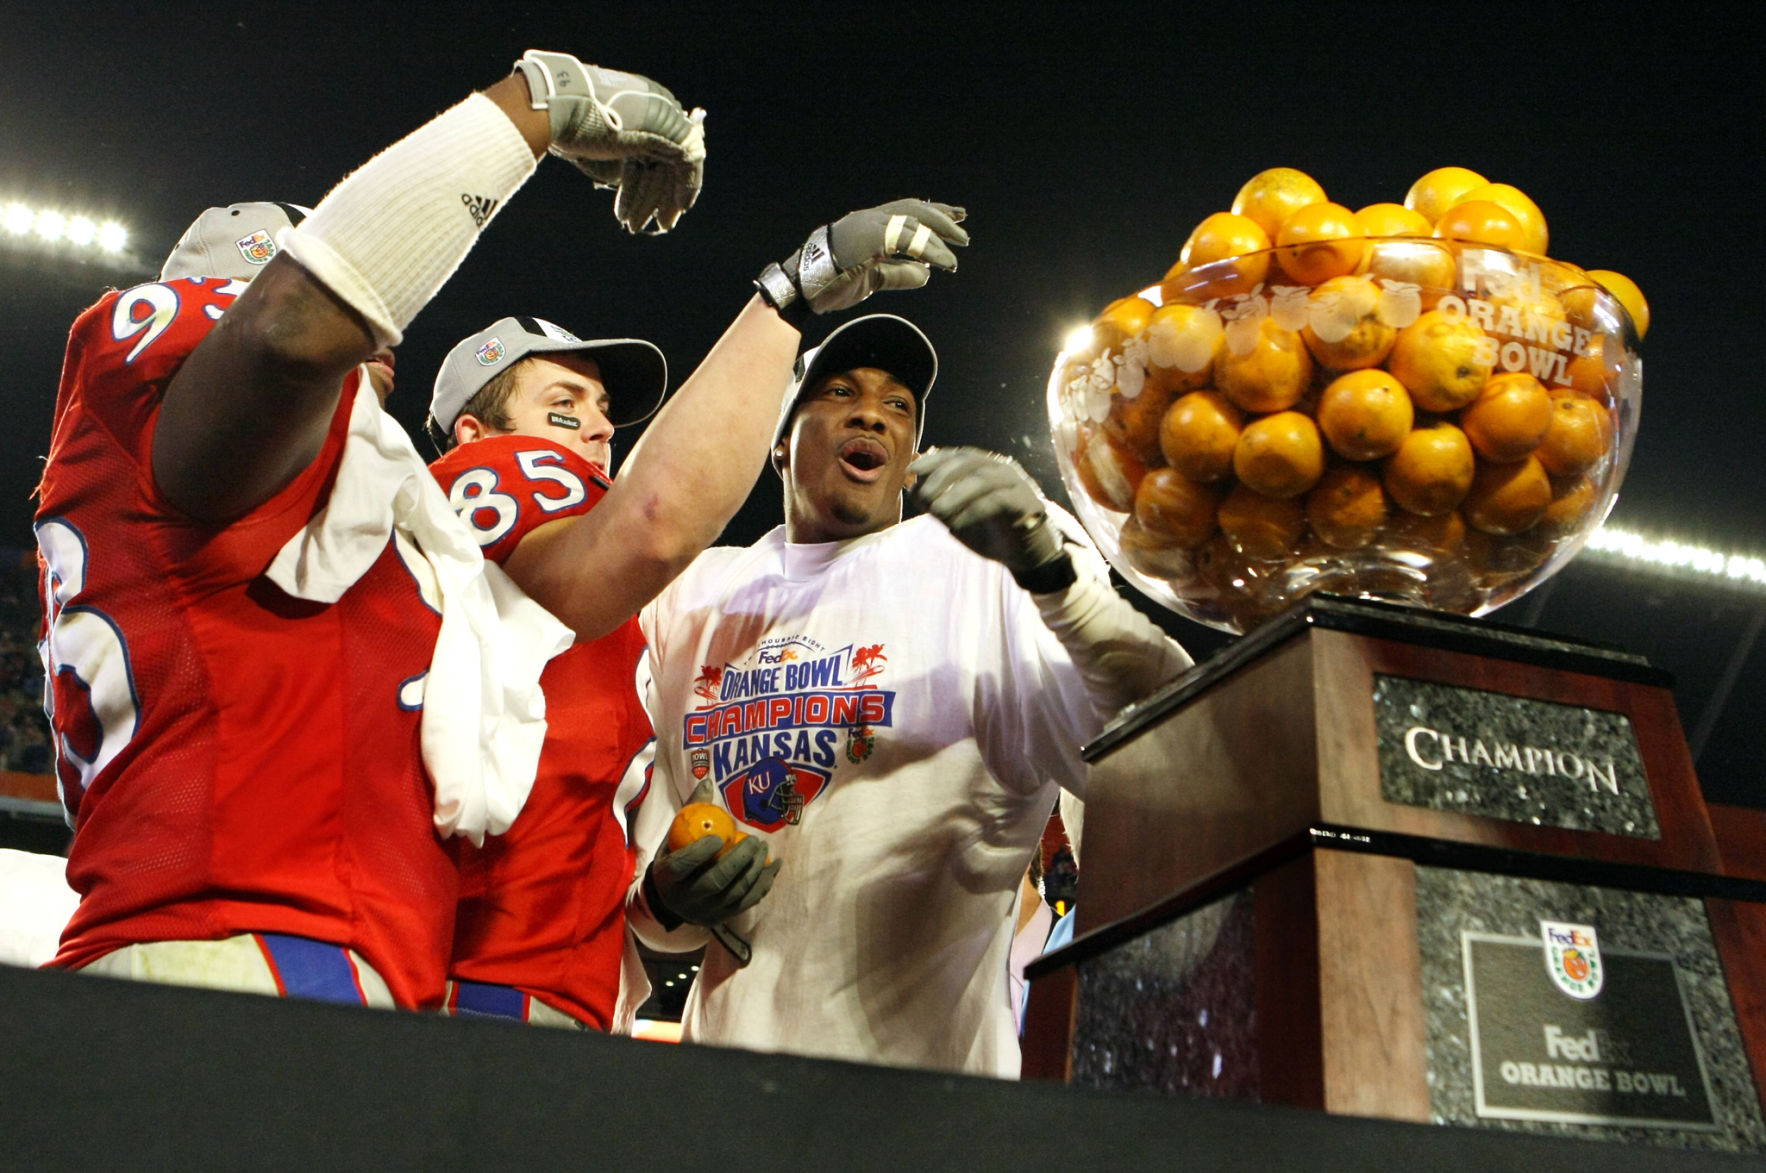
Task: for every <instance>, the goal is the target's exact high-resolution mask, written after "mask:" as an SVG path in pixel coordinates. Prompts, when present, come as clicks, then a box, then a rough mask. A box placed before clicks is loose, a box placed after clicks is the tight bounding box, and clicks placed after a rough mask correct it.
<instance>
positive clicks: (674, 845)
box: [668, 802, 748, 856]
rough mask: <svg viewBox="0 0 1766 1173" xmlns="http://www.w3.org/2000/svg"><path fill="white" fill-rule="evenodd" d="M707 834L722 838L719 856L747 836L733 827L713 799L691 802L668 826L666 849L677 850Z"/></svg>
mask: <svg viewBox="0 0 1766 1173" xmlns="http://www.w3.org/2000/svg"><path fill="white" fill-rule="evenodd" d="M707 835H716V836H717V837H718V838H719V839H722V840H723V841H724V849H723V851H720V852H718V855H719V856H722V855H723V853H724V851H728V850H729V849H730V848H732V847H734V846H736V844H738V843H740V842H742V840H744V839H746V838H748V836H746V835H744V834H743V833H742V832H740V831H738V830H736V820H735V819H733V818H731V817H730V812H729V811H727V810H725V809H724V808H723V807H721V806H718V805H717V804H716V803H714V802H690V803H688V804H687V805H686V806H684V807H682V808H681V813H680V814H678V815H676V816H675V819H674V822H672V823H670V824H669V825H668V849H669V850H670V851H671V852H673V851H679V850H680V849H681V848H683V847H685V846H687V845H688V844H689V843H692V842H694V841H695V840H698V839H703V838H705V837H706V836H707Z"/></svg>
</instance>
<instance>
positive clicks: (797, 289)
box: [754, 200, 969, 324]
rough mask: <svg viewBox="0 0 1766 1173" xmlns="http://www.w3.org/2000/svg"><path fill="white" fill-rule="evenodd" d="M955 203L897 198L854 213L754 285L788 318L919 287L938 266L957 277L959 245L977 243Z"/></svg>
mask: <svg viewBox="0 0 1766 1173" xmlns="http://www.w3.org/2000/svg"><path fill="white" fill-rule="evenodd" d="M965 215H966V213H965V212H964V211H963V209H962V208H958V207H953V206H951V205H950V204H935V203H931V202H928V201H926V200H896V201H894V202H893V203H887V204H883V205H882V206H881V207H876V208H865V209H864V210H862V211H858V212H848V213H847V214H846V215H844V216H842V217H840V219H838V220H836V221H834V223H832V224H828V225H824V226H823V227H821V228H818V229H816V230H815V231H814V232H812V233H810V234H809V239H808V240H807V241H805V242H804V245H803V247H802V248H800V249H798V250H797V251H796V252H794V253H792V254H791V255H790V256H789V257H787V258H786V259H785V260H784V261H783V262H781V263H779V264H775V265H768V266H767V267H766V269H765V270H763V271H762V272H761V275H760V276H759V277H758V278H756V279H755V282H754V284H755V285H756V286H757V287H758V288H759V289H760V292H761V296H763V297H765V298H766V299H767V301H769V302H770V303H772V305H773V308H775V309H777V310H778V311H779V312H780V313H781V314H782V315H784V316H785V318H786V320H788V321H791V322H792V323H794V324H796V323H800V322H801V321H802V320H803V318H804V317H805V315H807V314H812V313H813V314H827V313H833V312H835V311H836V310H844V309H850V308H851V307H853V306H855V305H857V304H858V303H859V302H861V301H863V300H865V298H867V297H869V296H871V294H873V293H876V292H877V291H879V290H882V289H917V288H919V287H920V286H922V285H924V284H926V282H927V280H928V279H929V278H930V277H931V272H932V269H933V268H939V269H944V270H946V271H947V272H954V271H955V270H956V267H957V258H956V254H954V253H952V252H951V251H950V249H951V246H952V245H957V246H959V247H960V246H962V245H966V244H968V243H969V234H968V233H967V232H965V231H964V230H963V228H962V227H961V225H959V224H958V223H957V222H958V221H959V220H961V219H962V218H963V217H964V216H965Z"/></svg>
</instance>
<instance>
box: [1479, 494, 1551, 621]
mask: <svg viewBox="0 0 1766 1173" xmlns="http://www.w3.org/2000/svg"><path fill="white" fill-rule="evenodd" d="M1507 467H1509V468H1519V467H1520V466H1519V465H1509V466H1507ZM1551 542H1552V538H1551V535H1549V534H1547V533H1546V532H1545V528H1544V527H1543V526H1540V525H1535V526H1533V528H1532V529H1530V530H1528V531H1527V532H1526V533H1522V534H1514V535H1511V536H1500V535H1492V534H1487V533H1485V532H1483V531H1482V530H1478V529H1470V530H1467V531H1466V540H1465V545H1464V546H1463V547H1461V551H1460V560H1461V561H1462V562H1463V563H1464V564H1465V565H1466V567H1467V568H1468V569H1470V570H1471V571H1472V573H1473V574H1474V575H1475V576H1476V581H1477V584H1478V587H1479V588H1480V589H1482V590H1486V591H1493V590H1497V589H1500V588H1502V587H1505V586H1508V585H1510V584H1512V583H1516V582H1519V581H1520V580H1522V579H1524V578H1526V577H1527V576H1528V575H1530V574H1532V573H1533V571H1534V570H1535V569H1537V568H1538V566H1539V564H1540V563H1541V562H1543V561H1544V560H1545V556H1546V555H1547V554H1549V553H1550V552H1551Z"/></svg>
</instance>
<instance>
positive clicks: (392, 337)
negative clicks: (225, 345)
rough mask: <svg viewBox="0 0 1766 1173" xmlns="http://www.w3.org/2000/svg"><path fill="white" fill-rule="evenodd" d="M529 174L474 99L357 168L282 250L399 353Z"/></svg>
mask: <svg viewBox="0 0 1766 1173" xmlns="http://www.w3.org/2000/svg"><path fill="white" fill-rule="evenodd" d="M533 172H534V156H533V151H532V150H531V149H530V148H529V147H528V145H527V140H526V139H524V138H523V137H522V136H521V132H520V131H519V130H517V129H516V128H515V124H514V123H513V122H511V121H509V117H508V115H506V114H504V113H503V111H502V110H500V109H498V107H497V104H496V103H495V102H493V101H491V100H490V99H489V98H487V97H485V96H484V95H483V94H473V95H472V96H471V97H470V98H467V99H466V100H465V101H464V102H461V103H460V104H459V105H457V106H455V107H454V108H453V109H451V110H448V111H447V112H446V113H444V114H441V115H439V116H437V117H436V118H434V119H433V120H431V121H430V122H428V123H427V124H425V125H424V126H422V127H419V128H418V129H417V130H415V131H413V132H411V133H410V134H408V135H406V136H405V137H404V138H402V139H400V140H399V141H398V142H396V143H394V144H393V145H392V146H390V147H388V148H386V150H384V151H382V152H380V153H379V154H378V155H376V156H374V158H372V159H370V160H369V161H368V162H367V163H365V164H363V165H362V166H361V167H360V168H358V169H357V170H356V171H355V172H354V173H353V174H352V175H350V177H349V178H348V179H345V180H344V181H343V182H342V183H340V184H338V185H337V186H336V187H335V188H333V189H332V190H331V194H330V195H328V196H326V197H325V198H324V199H323V200H322V201H320V203H319V206H318V207H317V208H315V209H313V214H312V215H311V216H308V217H307V218H306V219H305V220H303V221H302V222H301V223H300V225H299V226H298V227H296V228H292V229H287V230H285V231H284V232H283V233H282V238H281V240H280V241H279V243H280V244H281V246H282V248H283V249H284V250H285V251H286V252H288V253H289V255H291V256H293V257H294V259H295V260H297V261H299V262H300V263H301V266H302V267H303V268H305V269H306V270H307V272H309V273H311V274H312V275H313V276H314V277H316V278H318V280H319V281H321V282H323V283H324V285H325V286H326V288H328V289H330V290H331V292H333V293H335V294H336V295H337V296H338V297H340V298H342V299H343V300H344V301H345V302H346V303H348V304H349V305H350V307H351V308H353V309H354V310H355V311H356V312H357V313H359V314H361V315H362V317H363V318H365V319H366V320H367V322H368V325H369V327H370V328H371V329H372V330H373V331H374V337H375V340H376V341H377V342H379V343H380V344H382V345H385V346H396V345H398V343H399V342H400V340H401V339H402V338H403V337H404V332H405V327H406V326H409V325H410V324H411V320H412V319H413V318H415V317H416V316H417V311H418V310H420V309H422V308H423V307H424V306H425V305H426V304H428V302H429V299H430V298H432V297H434V296H435V293H436V290H438V289H440V288H441V287H442V283H443V282H445V281H446V280H447V279H448V278H449V277H450V276H452V275H453V272H454V270H455V269H457V268H459V266H460V262H461V261H462V260H464V259H465V257H466V254H467V253H468V252H469V251H471V249H472V246H473V244H474V243H475V242H476V241H477V240H478V234H479V233H480V232H481V231H482V230H483V229H484V226H485V225H486V224H488V223H490V220H491V217H492V216H493V215H494V214H495V213H496V212H497V210H498V209H500V208H501V207H502V206H503V204H504V203H505V202H506V201H507V200H508V199H509V197H510V196H512V195H514V194H515V191H516V189H517V188H519V187H520V186H521V185H522V184H523V183H524V182H526V180H527V177H528V176H529V175H532V174H533Z"/></svg>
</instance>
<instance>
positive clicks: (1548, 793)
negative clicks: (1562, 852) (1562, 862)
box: [1373, 675, 1661, 839]
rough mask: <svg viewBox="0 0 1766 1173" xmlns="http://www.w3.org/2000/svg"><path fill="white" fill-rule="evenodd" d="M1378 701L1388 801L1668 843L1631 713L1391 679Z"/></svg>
mask: <svg viewBox="0 0 1766 1173" xmlns="http://www.w3.org/2000/svg"><path fill="white" fill-rule="evenodd" d="M1373 700H1374V723H1375V727H1376V729H1377V730H1378V734H1379V756H1380V793H1381V797H1383V798H1384V799H1385V800H1386V801H1387V802H1398V803H1404V804H1406V805H1408V806H1422V807H1428V808H1430V809H1431V810H1450V811H1459V812H1461V813H1464V814H1470V815H1482V816H1484V817H1486V818H1493V819H1509V820H1511V821H1514V822H1525V823H1535V824H1541V825H1544V826H1550V827H1565V828H1568V829H1571V830H1578V831H1606V832H1609V833H1612V834H1616V835H1632V836H1636V837H1638V838H1643V839H1659V838H1660V837H1661V828H1660V826H1659V824H1658V823H1657V822H1656V811H1655V804H1654V802H1653V800H1652V799H1651V797H1650V789H1649V782H1648V781H1647V779H1646V777H1645V775H1644V770H1643V759H1642V755H1641V754H1640V752H1639V750H1638V747H1637V734H1636V732H1635V730H1633V728H1632V725H1631V722H1630V720H1629V719H1628V718H1626V717H1625V716H1624V715H1623V714H1621V713H1609V712H1605V711H1603V710H1600V709H1587V708H1581V707H1579V706H1576V705H1563V704H1557V703H1554V702H1551V701H1541V700H1533V699H1531V698H1529V697H1519V696H1510V695H1508V694H1507V693H1498V692H1486V691H1483V690H1480V689H1474V688H1461V687H1457V686H1454V685H1449V684H1433V683H1430V682H1428V681H1423V680H1410V679H1407V678H1405V677H1402V676H1385V675H1376V676H1375V677H1374V692H1373Z"/></svg>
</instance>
